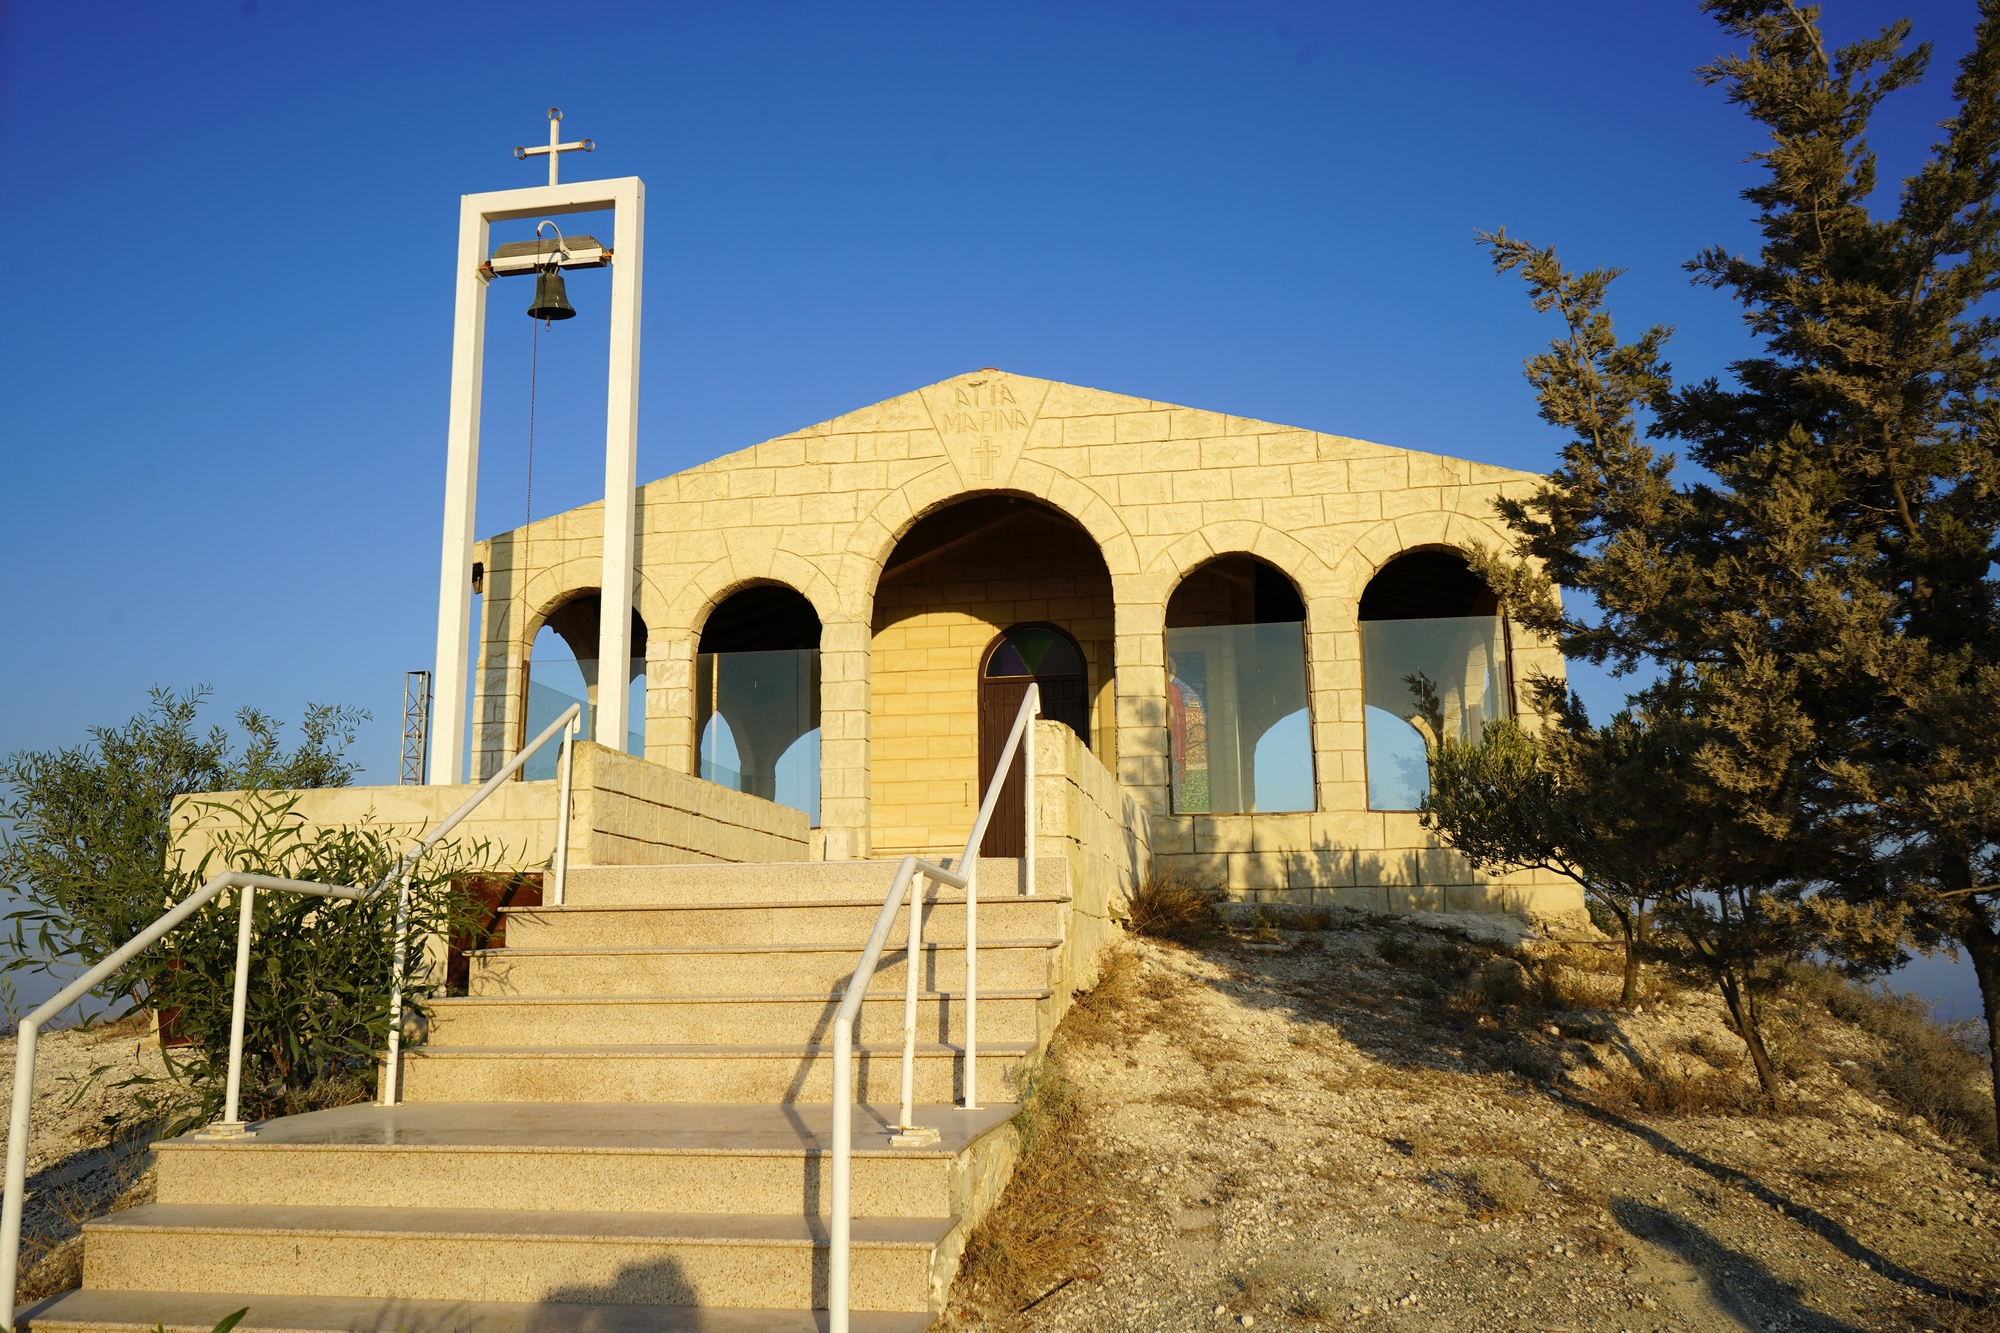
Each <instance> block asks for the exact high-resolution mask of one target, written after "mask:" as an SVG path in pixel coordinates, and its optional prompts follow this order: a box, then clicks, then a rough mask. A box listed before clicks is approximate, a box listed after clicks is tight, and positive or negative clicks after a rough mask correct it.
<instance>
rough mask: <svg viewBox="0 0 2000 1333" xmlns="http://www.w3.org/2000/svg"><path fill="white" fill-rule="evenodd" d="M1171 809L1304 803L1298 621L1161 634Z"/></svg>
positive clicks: (1305, 738) (1308, 767)
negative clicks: (1164, 641) (1164, 651)
mask: <svg viewBox="0 0 2000 1333" xmlns="http://www.w3.org/2000/svg"><path fill="white" fill-rule="evenodd" d="M1167 727H1168V750H1169V754H1170V756H1171V760H1172V763H1171V769H1172V778H1171V781H1172V787H1173V801H1174V813H1176V814H1183V815H1190V814H1212V815H1234V814H1251V813H1262V814H1271V813H1278V812H1283V811H1296V810H1311V809H1312V808H1313V756H1312V724H1311V714H1310V713H1309V711H1308V710H1307V707H1306V640H1305V625H1304V624H1303V623H1302V622H1299V621H1279V622H1274V623H1271V624H1265V625H1203V626H1198V627H1193V628H1188V629H1170V630H1168V631H1167Z"/></svg>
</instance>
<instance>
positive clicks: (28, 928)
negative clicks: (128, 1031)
mask: <svg viewBox="0 0 2000 1333" xmlns="http://www.w3.org/2000/svg"><path fill="white" fill-rule="evenodd" d="M208 694H209V691H208V689H207V688H206V687H205V686H204V687H197V688H194V689H190V690H187V691H186V692H184V693H181V694H175V693H174V692H173V691H171V690H166V689H161V688H157V687H156V688H154V689H153V690H152V691H151V702H150V704H149V705H148V707H147V708H146V709H145V710H144V711H142V712H140V713H138V714H136V715H135V716H134V717H132V718H131V719H130V720H129V721H127V722H126V723H125V725H123V726H122V727H93V728H91V731H90V740H89V741H87V742H86V743H84V744H82V745H77V746H71V747H69V748H66V749H56V750H43V751H35V752H26V751H24V752H21V753H18V754H15V755H12V756H10V757H9V758H8V759H6V760H5V761H4V762H0V783H4V784H6V785H7V786H8V787H9V788H11V796H10V798H9V799H8V801H7V803H6V804H5V806H4V807H0V816H4V818H5V820H6V822H7V823H8V824H9V825H10V826H11V827H10V828H9V829H8V831H6V832H5V833H4V834H0V883H4V884H5V885H6V886H7V888H8V890H9V891H10V892H11V893H12V895H13V898H14V904H13V909H12V910H11V911H10V912H8V914H7V918H6V919H7V923H8V927H9V931H10V938H9V940H8V944H9V946H10V948H9V957H8V959H7V961H6V963H5V964H4V969H5V970H6V971H8V972H13V971H17V970H22V969H26V970H31V971H49V972H56V973H59V974H67V973H68V972H69V971H70V970H71V969H72V968H74V967H75V966H76V965H77V964H78V963H83V964H86V965H88V964H90V963H94V962H96V961H97V960H98V959H100V958H103V957H104V956H106V955H107V954H109V953H110V952H111V951H112V950H114V949H116V948H117V947H118V946H119V945H121V944H123V943H124V942H125V941H126V940H128V939H131V938H132V936H134V935H136V934H138V933H139V931H141V930H142V929H144V928H145V927H146V926H148V925H150V924H152V922H153V921H154V920H156V919H157V918H158V917H159V915H160V913H161V912H162V911H164V910H165V909H166V907H167V906H168V905H170V904H171V903H172V902H174V901H176V900H177V899H178V898H179V897H180V896H182V894H184V893H185V892H186V891H187V889H189V888H192V887H193V886H192V885H191V884H184V883H183V882H182V880H181V878H179V877H176V876H175V875H173V874H170V873H169V871H168V868H167V850H168V844H169V842H170V841H171V838H172V832H171V829H170V827H169V820H170V816H171V814H172V811H173V803H174V802H175V800H177V799H179V798H180V797H182V796H187V795H191V794H193V793H196V792H205V791H232V790H240V789H245V788H254V789H264V790H280V789H297V788H307V787H339V786H345V785H346V784H347V783H348V781H349V780H351V779H352V777H353V775H354V774H355V773H356V772H357V771H358V770H357V769H356V768H355V766H354V765H353V763H351V762H350V761H349V760H348V759H347V757H346V749H347V747H348V746H349V745H350V744H352V743H353V741H354V734H355V728H356V727H357V726H358V725H359V724H360V723H361V722H363V721H366V720H367V717H368V714H367V713H365V712H363V711H361V710H359V709H354V708H346V707H339V706H333V705H326V704H313V705H309V706H308V707H307V708H306V712H305V717H304V720H303V721H302V722H301V723H300V726H299V736H300V739H299V743H298V745H297V746H296V747H294V748H293V749H291V750H290V751H287V750H286V749H285V748H284V746H283V743H282V738H281V733H282V725H281V724H280V723H278V722H276V721H274V720H273V719H272V718H270V717H269V716H268V715H266V714H264V713H261V712H259V711H257V710H256V709H254V708H244V709H242V710H240V711H239V712H238V713H237V715H236V721H237V725H238V726H239V727H241V728H242V730H243V732H244V733H245V736H246V742H245V744H244V745H243V747H242V748H241V749H240V750H239V749H237V748H236V747H235V746H234V745H233V744H232V742H231V740H230V737H229V734H228V733H227V732H225V731H224V730H223V729H222V728H221V727H211V728H209V730H208V731H207V732H206V733H202V732H198V731H197V730H196V716H197V714H198V713H199V711H200V708H201V706H202V704H203V703H204V702H205V701H206V700H207V698H208ZM139 976H140V974H139V973H138V972H134V971H131V970H130V969H128V970H127V972H126V973H124V974H121V975H120V976H119V977H118V978H117V979H115V980H114V982H113V983H112V984H111V985H110V986H109V987H107V988H106V989H105V990H104V991H102V992H101V994H102V996H103V998H105V999H108V1000H112V1001H120V1000H130V999H133V998H136V997H137V995H138V994H139V986H140V982H139Z"/></svg>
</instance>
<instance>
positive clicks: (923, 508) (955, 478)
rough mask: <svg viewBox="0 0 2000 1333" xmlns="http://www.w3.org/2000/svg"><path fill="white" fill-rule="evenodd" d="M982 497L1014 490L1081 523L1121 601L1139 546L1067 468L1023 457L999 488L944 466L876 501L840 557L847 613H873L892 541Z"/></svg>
mask: <svg viewBox="0 0 2000 1333" xmlns="http://www.w3.org/2000/svg"><path fill="white" fill-rule="evenodd" d="M982 495H1019V496H1024V497H1026V498H1028V499H1031V500H1037V501H1040V502H1041V503H1042V504H1045V505H1047V506H1048V507H1049V508H1051V509H1054V510H1055V511H1056V512H1058V513H1060V514H1062V515H1063V516H1064V517H1066V518H1068V519H1069V520H1070V521H1071V522H1073V523H1075V524H1076V525H1077V526H1078V527H1080V528H1082V529H1083V530H1084V532H1086V533H1087V534H1089V536H1090V539H1091V540H1092V541H1093V542H1095V543H1096V544H1097V549H1098V553H1099V554H1100V555H1101V556H1102V557H1103V559H1104V567H1105V568H1106V569H1107V570H1109V571H1110V574H1111V582H1112V587H1113V589H1114V590H1115V591H1116V592H1117V594H1118V599H1119V601H1120V602H1121V603H1122V602H1123V601H1124V600H1125V598H1124V590H1123V588H1122V587H1121V580H1124V579H1129V578H1132V577H1134V576H1136V575H1137V574H1138V573H1139V559H1138V548H1137V546H1136V545H1135V544H1134V543H1133V541H1132V536H1131V533H1130V532H1129V531H1127V529H1126V527H1125V522H1124V520H1123V519H1121V518H1120V517H1119V516H1118V511H1117V509H1116V508H1114V507H1113V506H1112V504H1111V503H1110V502H1109V501H1107V500H1106V499H1105V498H1104V497H1103V496H1101V495H1099V494H1097V492H1095V491H1093V490H1091V489H1090V488H1089V487H1088V486H1086V485H1084V484H1083V483H1082V482H1080V481H1078V480H1077V479H1076V478H1075V477H1072V476H1070V475H1069V474H1068V473H1065V472H1060V471H1057V470H1056V469H1055V468H1052V467H1048V466H1047V465H1045V464H1041V463H1034V462H1030V461H1029V460H1027V459H1023V460H1022V461H1021V462H1020V463H1018V464H1016V465H1015V468H1014V473H1013V475H1012V476H1011V477H1009V478H1008V481H1007V484H1006V485H1004V486H990V487H980V488H978V489H970V490H969V489H967V488H966V486H965V484H964V482H963V481H962V480H961V479H960V478H959V475H958V470H957V469H956V468H954V467H952V466H951V465H950V464H949V463H946V464H942V465H940V466H938V467H935V468H932V469H930V470H929V471H927V472H924V473H922V474H920V475H918V476H916V477H912V478H911V479H910V480H908V481H906V482H904V483H903V485H902V486H900V487H898V488H897V489H895V490H893V491H891V492H889V494H887V495H885V496H883V497H882V499H880V500H879V501H877V502H876V504H875V506H874V508H872V509H870V510H869V511H868V513H866V514H865V515H863V516H862V518H861V521H860V522H858V523H856V524H855V526H854V531H853V533H852V534H851V535H850V536H849V537H848V541H847V549H846V551H845V552H844V553H843V556H842V568H841V575H840V585H841V588H840V590H841V595H842V598H843V601H844V602H845V603H846V606H847V609H848V610H849V613H850V614H852V615H854V616H856V617H858V618H860V619H862V620H867V619H868V618H869V616H870V615H871V614H872V609H873V606H874V601H875V587H876V583H877V581H878V580H879V579H880V578H881V574H882V568H883V566H884V565H886V564H887V563H888V561H889V557H890V555H891V554H893V553H894V551H895V549H896V543H898V542H900V541H901V540H902V539H903V537H904V536H905V535H906V534H908V532H909V530H910V529H911V528H912V527H914V526H916V523H917V521H918V520H919V519H921V518H924V517H926V516H927V515H929V514H932V513H934V512H936V511H937V510H939V509H943V508H945V507H946V506H948V505H952V504H956V503H957V502H959V501H961V500H971V499H976V498H978V497H979V496H982Z"/></svg>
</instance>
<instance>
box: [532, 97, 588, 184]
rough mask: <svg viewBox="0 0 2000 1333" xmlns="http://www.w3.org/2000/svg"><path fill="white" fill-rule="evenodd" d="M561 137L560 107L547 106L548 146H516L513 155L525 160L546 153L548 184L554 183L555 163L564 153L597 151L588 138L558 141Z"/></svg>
mask: <svg viewBox="0 0 2000 1333" xmlns="http://www.w3.org/2000/svg"><path fill="white" fill-rule="evenodd" d="M561 138H562V108H561V107H559V106H552V107H550V108H549V146H548V147H547V148H541V147H535V148H522V147H519V146H516V147H515V149H514V156H515V157H517V158H520V159H521V160H522V161H524V162H525V161H527V160H528V159H529V158H531V157H541V156H543V155H544V154H546V155H547V156H548V159H549V184H551V185H554V184H555V183H556V164H557V163H558V162H559V161H560V160H561V159H562V155H563V154H564V153H594V152H596V151H597V145H596V144H595V143H593V142H591V141H590V140H589V139H578V140H576V141H574V142H573V143H560V142H558V140H560V139H561Z"/></svg>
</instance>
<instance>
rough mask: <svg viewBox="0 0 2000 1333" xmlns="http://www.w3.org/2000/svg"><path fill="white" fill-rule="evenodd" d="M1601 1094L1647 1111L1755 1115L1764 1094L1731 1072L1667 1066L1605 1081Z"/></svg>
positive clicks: (1760, 1105)
mask: <svg viewBox="0 0 2000 1333" xmlns="http://www.w3.org/2000/svg"><path fill="white" fill-rule="evenodd" d="M1600 1095H1602V1096H1605V1097H1608V1098H1610V1099H1611V1100H1613V1101H1617V1102H1622V1103H1623V1104H1624V1105H1625V1106H1626V1107H1629V1108H1630V1109H1632V1110H1634V1111H1642V1112H1644V1113H1645V1114H1647V1115H1755V1114H1756V1113H1757V1112H1759V1111H1760V1110H1764V1109H1766V1108H1765V1105H1764V1098H1763V1095H1762V1094H1761V1093H1760V1092H1759V1091H1758V1090H1757V1088H1756V1087H1755V1086H1754V1085H1753V1084H1751V1083H1750V1082H1748V1081H1747V1080H1745V1079H1742V1078H1739V1077H1737V1076H1736V1075H1734V1074H1731V1073H1718V1074H1711V1075H1708V1076H1707V1077H1689V1076H1683V1075H1680V1074H1675V1073H1672V1072H1669V1071H1666V1070H1656V1071H1654V1072H1653V1073H1652V1074H1651V1075H1650V1076H1644V1075H1638V1074H1627V1075H1625V1076H1624V1077H1623V1078H1615V1079H1612V1080H1610V1081H1609V1082H1608V1083H1606V1084H1605V1085H1604V1087H1603V1088H1602V1089H1601V1091H1600Z"/></svg>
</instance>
